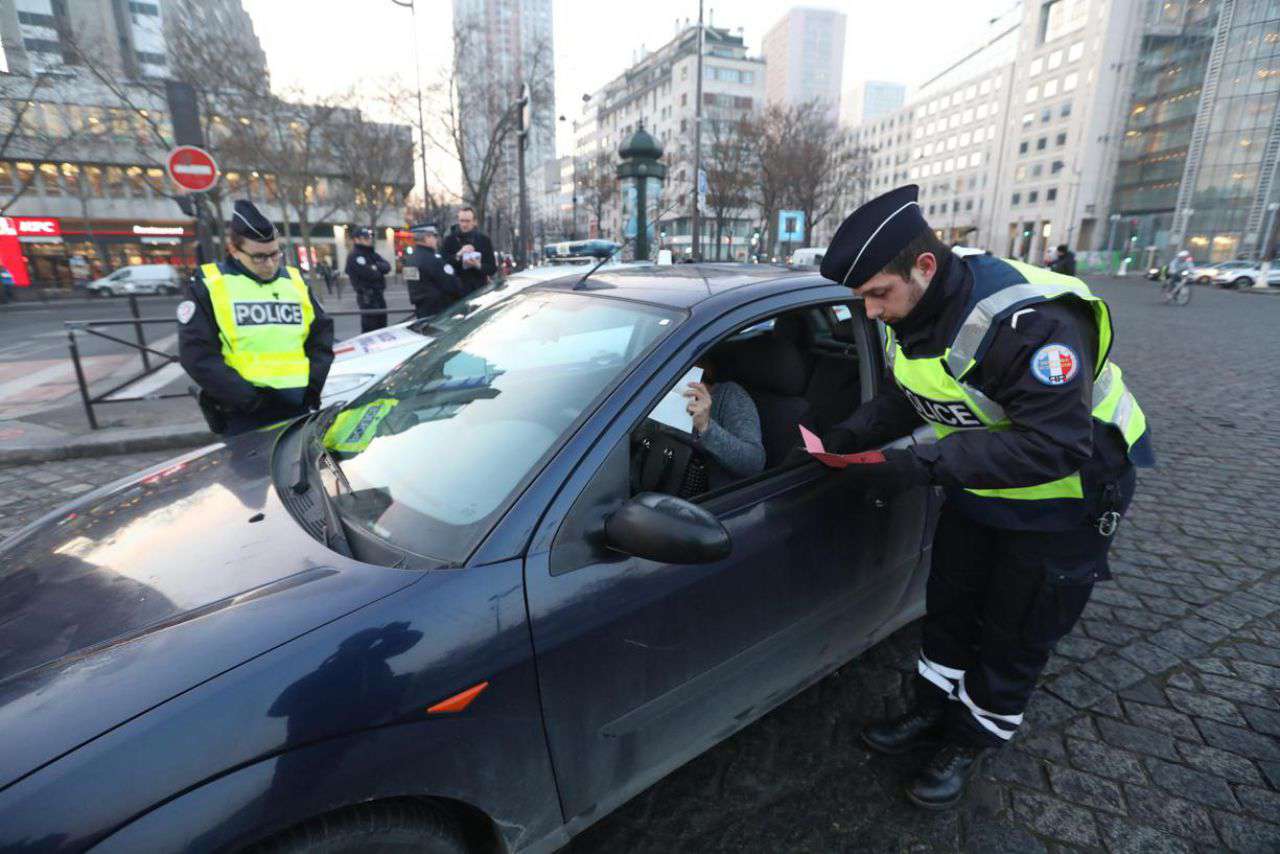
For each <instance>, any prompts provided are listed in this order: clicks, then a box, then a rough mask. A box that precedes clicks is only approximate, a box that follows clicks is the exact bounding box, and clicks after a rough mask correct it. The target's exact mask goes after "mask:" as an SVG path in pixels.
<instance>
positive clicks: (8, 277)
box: [0, 264, 14, 303]
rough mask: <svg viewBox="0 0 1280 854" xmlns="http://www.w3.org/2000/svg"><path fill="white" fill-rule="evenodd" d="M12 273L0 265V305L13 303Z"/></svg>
mask: <svg viewBox="0 0 1280 854" xmlns="http://www.w3.org/2000/svg"><path fill="white" fill-rule="evenodd" d="M13 301H14V296H13V273H10V272H9V268H8V267H6V266H5V265H3V264H0V303H6V302H13Z"/></svg>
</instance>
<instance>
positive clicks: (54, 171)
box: [40, 163, 62, 196]
mask: <svg viewBox="0 0 1280 854" xmlns="http://www.w3.org/2000/svg"><path fill="white" fill-rule="evenodd" d="M40 183H41V184H42V185H43V187H44V194H45V195H46V196H61V195H62V182H61V181H59V180H58V167H57V165H56V164H53V163H41V164H40Z"/></svg>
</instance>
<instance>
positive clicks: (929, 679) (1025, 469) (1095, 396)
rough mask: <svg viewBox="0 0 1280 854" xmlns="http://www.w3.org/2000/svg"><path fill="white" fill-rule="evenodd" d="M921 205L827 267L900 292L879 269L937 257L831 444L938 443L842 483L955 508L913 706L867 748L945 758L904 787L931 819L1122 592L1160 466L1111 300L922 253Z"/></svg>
mask: <svg viewBox="0 0 1280 854" xmlns="http://www.w3.org/2000/svg"><path fill="white" fill-rule="evenodd" d="M916 191H917V188H916V187H914V186H909V187H903V188H900V189H898V190H894V191H892V192H890V193H887V194H885V195H884V196H881V197H879V198H877V199H874V200H873V201H871V202H869V203H868V204H867V205H865V206H864V207H863V208H860V209H859V210H858V211H856V212H855V213H854V214H852V215H851V216H850V217H849V218H848V219H847V220H846V221H845V223H844V224H843V225H842V226H841V227H840V229H839V231H838V232H837V233H836V236H835V237H834V238H833V240H832V243H831V246H830V248H829V249H828V252H827V253H826V257H825V258H824V259H823V265H822V274H823V275H824V276H825V277H827V278H829V279H833V280H835V281H838V282H843V283H844V284H846V285H848V286H849V287H851V288H855V289H857V288H860V287H861V286H863V285H864V284H867V283H868V282H870V281H871V280H872V279H873V278H875V279H876V281H875V282H874V283H872V284H871V285H870V286H869V288H868V290H869V291H871V292H872V293H873V294H874V293H875V292H876V291H877V289H880V288H885V287H886V286H887V284H888V283H891V282H896V283H897V284H896V285H894V287H898V288H909V287H911V285H910V284H909V283H908V281H907V280H905V279H904V278H903V276H902V274H900V273H899V272H897V271H896V270H895V271H894V272H890V271H889V270H888V269H887V268H888V267H889V266H890V262H892V261H895V259H896V258H897V256H898V255H899V254H900V253H906V254H912V253H915V255H916V257H914V258H909V259H907V260H908V261H909V262H910V263H911V264H914V265H915V266H913V267H912V269H911V273H912V275H913V276H915V275H917V274H920V272H921V267H920V265H919V258H920V257H921V256H922V255H924V254H925V253H929V254H932V255H934V256H935V258H936V260H937V262H938V265H937V269H936V270H935V271H934V272H933V274H932V278H931V279H929V281H928V283H927V287H925V289H924V292H923V294H921V295H920V297H919V301H918V302H917V303H916V304H915V305H914V307H912V308H911V309H910V310H909V313H908V314H907V315H906V316H905V317H903V318H901V319H898V320H896V321H894V322H892V323H891V324H890V328H889V330H888V341H887V346H886V357H887V361H888V363H889V372H890V374H891V378H890V382H889V383H887V384H886V385H887V390H885V391H884V392H882V393H881V394H880V395H879V396H877V397H876V398H875V399H874V400H872V401H870V402H869V403H867V404H865V405H863V406H861V407H860V408H859V409H858V410H857V411H856V412H855V413H854V414H853V416H852V417H850V418H849V419H848V420H846V421H845V422H843V423H842V424H840V425H837V427H836V428H834V429H833V430H832V431H831V432H830V433H829V435H828V436H827V437H825V438H826V440H827V442H826V444H827V446H828V448H829V449H831V450H835V451H837V452H848V451H854V450H861V449H864V448H875V447H877V446H879V445H882V444H885V443H887V442H889V441H891V440H894V439H897V438H900V437H902V436H904V435H908V434H910V433H912V432H913V431H914V430H915V429H916V428H917V427H919V426H921V425H922V424H926V423H928V424H930V425H931V426H932V428H933V430H934V432H935V435H936V436H937V437H938V441H936V442H934V443H918V444H916V445H914V446H912V447H911V448H910V449H897V450H884V451H879V452H871V453H867V454H862V455H860V458H859V459H858V460H856V461H855V463H856V464H853V465H850V466H848V468H847V469H845V470H844V471H845V472H846V473H847V474H845V475H843V476H845V477H848V478H851V479H852V480H853V481H854V482H857V481H858V480H863V481H864V485H871V486H875V487H879V488H882V489H886V488H905V487H910V486H920V485H936V486H941V487H942V488H943V490H944V491H945V493H946V499H947V500H946V502H945V503H944V505H943V509H942V513H941V516H940V518H939V521H938V527H937V531H936V533H935V536H934V541H933V549H932V565H931V570H930V576H929V581H928V588H927V594H926V611H927V612H926V616H925V621H924V628H923V641H922V650H921V655H920V660H919V662H918V665H917V673H918V678H917V680H916V691H915V694H916V701H917V703H916V706H915V707H914V708H913V709H912V710H911V711H910V712H908V713H907V714H906V715H904V716H902V717H900V718H897V719H895V720H893V721H889V722H886V723H882V724H877V725H874V726H870V727H868V728H867V729H866V730H865V731H864V733H863V739H864V741H865V742H866V743H867V744H868V745H869V746H870V747H872V748H873V749H876V750H879V751H882V752H886V753H900V752H904V751H905V750H909V749H913V748H916V747H923V746H927V745H933V746H937V745H941V746H942V747H941V749H940V750H939V751H938V753H937V754H935V756H934V758H933V759H932V760H931V761H930V762H929V763H927V764H926V765H925V767H924V769H923V770H922V771H921V773H920V775H919V776H918V777H917V778H916V779H915V781H913V783H912V784H911V785H910V786H909V787H908V790H907V794H908V797H910V798H911V799H912V800H913V801H915V802H916V803H918V804H920V805H922V806H927V807H932V808H939V807H946V806H951V805H953V804H955V803H957V802H958V801H959V799H960V797H961V796H962V795H963V792H964V788H965V785H966V783H967V780H968V779H969V777H970V776H971V774H972V773H973V771H974V770H975V769H976V767H977V764H978V760H979V759H980V758H981V755H982V752H983V750H984V749H986V748H990V747H996V746H999V745H1002V744H1004V743H1005V742H1007V741H1008V739H1009V738H1010V737H1011V736H1012V735H1013V733H1014V732H1015V731H1016V730H1017V728H1018V726H1019V725H1020V724H1021V722H1022V718H1023V711H1024V709H1025V707H1026V705H1027V701H1028V700H1029V698H1030V695H1031V692H1032V690H1033V689H1034V687H1035V683H1036V679H1037V677H1038V676H1039V674H1040V672H1041V671H1042V669H1043V668H1044V665H1045V664H1046V663H1047V661H1048V658H1049V655H1050V654H1051V652H1052V650H1053V647H1054V645H1055V644H1056V643H1057V641H1058V640H1060V639H1061V638H1062V637H1063V636H1065V635H1066V634H1067V633H1068V632H1069V631H1070V630H1071V628H1072V626H1073V625H1074V624H1075V622H1076V621H1077V620H1078V619H1079V616H1080V614H1081V612H1082V611H1083V609H1084V607H1085V604H1086V603H1087V601H1088V599H1089V594H1090V592H1091V591H1092V588H1093V584H1094V582H1095V581H1098V580H1103V579H1106V578H1109V577H1110V573H1109V571H1108V568H1107V551H1108V548H1109V546H1110V542H1111V540H1110V537H1111V534H1112V533H1114V530H1115V526H1116V524H1118V521H1119V519H1120V517H1121V516H1122V515H1123V513H1124V512H1125V510H1126V509H1127V507H1128V504H1129V501H1130V499H1131V497H1132V495H1133V489H1134V483H1135V475H1134V465H1135V464H1138V465H1143V464H1150V463H1151V462H1152V461H1153V459H1152V453H1151V448H1150V441H1149V436H1148V433H1147V429H1146V420H1145V416H1144V415H1143V414H1142V411H1141V408H1140V407H1139V406H1138V405H1137V403H1136V400H1135V399H1134V398H1133V396H1132V395H1131V394H1130V393H1129V392H1128V390H1127V388H1125V386H1124V383H1123V380H1122V379H1121V373H1120V369H1119V368H1118V367H1117V366H1115V365H1114V364H1113V363H1111V362H1110V359H1109V352H1110V345H1111V336H1112V328H1111V322H1110V313H1109V309H1107V307H1106V305H1105V303H1104V302H1103V301H1102V300H1100V299H1098V298H1097V297H1096V296H1094V295H1093V294H1092V293H1091V292H1090V291H1089V290H1088V287H1087V286H1086V285H1085V284H1084V283H1083V282H1080V281H1079V280H1078V279H1074V278H1071V277H1068V276H1063V275H1058V274H1055V273H1050V272H1047V271H1044V270H1040V269H1038V268H1034V267H1030V266H1028V265H1025V264H1019V263H1018V262H1013V261H1005V260H1001V259H997V258H993V257H990V256H985V255H983V256H972V257H967V258H961V257H958V256H955V255H953V254H952V253H951V252H950V251H949V250H948V249H947V248H946V247H945V246H943V245H941V244H940V243H938V242H937V241H930V240H928V238H929V237H932V235H931V234H930V233H929V232H928V224H927V223H925V221H924V219H923V217H922V216H921V215H920V210H919V204H918V203H917V201H916ZM922 245H927V246H928V248H926V249H923V250H920V249H919V247H920V246H922ZM909 247H911V252H910V253H907V250H908V248H909ZM926 269H927V266H926ZM911 281H916V280H915V279H912V280H911ZM916 287H919V286H918V285H917V286H916ZM883 293H884V294H886V295H887V294H888V293H889V292H888V291H884V292H883ZM897 293H901V291H897ZM875 298H876V299H881V298H884V297H883V296H880V295H877V296H875Z"/></svg>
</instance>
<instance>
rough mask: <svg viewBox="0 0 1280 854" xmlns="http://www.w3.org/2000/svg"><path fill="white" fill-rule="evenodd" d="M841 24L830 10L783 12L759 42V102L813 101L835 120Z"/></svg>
mask: <svg viewBox="0 0 1280 854" xmlns="http://www.w3.org/2000/svg"><path fill="white" fill-rule="evenodd" d="M847 20H848V19H847V18H846V17H845V14H844V13H843V12H837V11H834V10H831V9H819V8H811V7H808V6H798V7H794V8H792V9H789V10H788V11H787V13H786V14H785V15H783V16H782V19H781V20H779V21H778V22H777V23H776V24H774V25H773V26H772V27H771V28H770V29H769V31H768V32H767V33H765V36H764V42H763V54H764V61H765V97H766V99H767V100H768V102H769V103H770V104H786V105H793V106H794V105H798V104H804V103H807V102H809V101H818V102H820V103H822V104H824V105H826V107H827V109H828V112H829V115H830V116H831V117H832V118H837V117H838V116H839V110H840V89H841V77H842V74H843V70H844V34H845V25H846V23H847Z"/></svg>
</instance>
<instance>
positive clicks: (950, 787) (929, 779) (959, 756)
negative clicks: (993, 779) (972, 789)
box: [907, 744, 987, 810]
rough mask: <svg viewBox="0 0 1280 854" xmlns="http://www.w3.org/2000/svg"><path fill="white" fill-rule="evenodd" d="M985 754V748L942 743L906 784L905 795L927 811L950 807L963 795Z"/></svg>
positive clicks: (958, 801)
mask: <svg viewBox="0 0 1280 854" xmlns="http://www.w3.org/2000/svg"><path fill="white" fill-rule="evenodd" d="M986 754H987V748H985V747H965V746H963V745H959V744H948V745H946V746H944V747H943V748H942V749H941V750H939V751H938V752H937V753H935V754H934V755H933V758H932V759H930V760H929V761H928V763H926V764H925V766H924V768H922V769H920V773H919V774H917V775H916V778H915V779H914V780H912V781H911V783H910V784H909V785H908V786H907V797H908V798H910V799H911V802H912V803H913V804H915V805H916V806H918V807H923V808H925V809H927V810H945V809H950V808H951V807H953V806H955V805H956V804H958V803H960V801H961V800H962V799H963V798H964V793H965V789H966V787H967V786H968V785H969V778H970V777H972V776H973V775H974V774H975V773H977V771H978V768H979V767H980V766H981V765H982V759H983V757H984V756H985V755H986Z"/></svg>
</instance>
